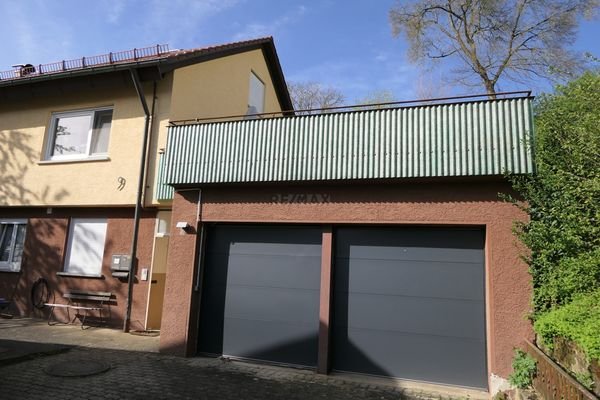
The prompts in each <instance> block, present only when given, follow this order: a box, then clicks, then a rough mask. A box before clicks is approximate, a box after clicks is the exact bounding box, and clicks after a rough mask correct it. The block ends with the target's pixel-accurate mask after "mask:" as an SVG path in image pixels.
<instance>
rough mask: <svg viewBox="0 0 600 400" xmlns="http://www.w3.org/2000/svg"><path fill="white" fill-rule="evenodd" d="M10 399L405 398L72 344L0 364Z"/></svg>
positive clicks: (2, 388)
mask: <svg viewBox="0 0 600 400" xmlns="http://www.w3.org/2000/svg"><path fill="white" fill-rule="evenodd" d="M80 360H98V361H102V362H105V363H109V364H110V365H111V367H112V368H111V369H110V370H108V371H106V372H104V373H100V374H98V375H94V376H88V377H78V378H73V377H70V378H64V377H55V376H50V375H48V374H47V373H46V372H44V370H45V369H46V368H48V367H50V368H52V366H53V365H58V364H59V363H61V362H63V361H69V362H70V363H71V364H73V365H76V364H77V363H78V362H80ZM0 374H1V375H2V377H1V379H2V380H1V383H0V393H1V397H2V398H3V399H5V400H8V399H19V400H21V399H45V400H46V399H52V398H55V399H82V398H84V399H226V400H227V399H321V398H322V399H340V400H341V399H373V400H375V399H377V400H381V399H401V398H404V397H402V395H401V394H400V393H399V392H397V391H395V390H393V389H391V388H387V389H386V388H381V387H369V385H367V384H359V383H347V382H344V381H341V380H340V381H336V380H334V379H331V378H329V379H328V378H321V377H319V376H316V375H315V374H313V373H310V372H307V371H295V370H291V371H290V370H289V369H284V368H278V367H267V366H252V365H249V364H238V363H231V362H225V361H220V360H215V359H205V358H190V359H183V358H178V357H169V356H164V355H159V354H155V353H140V352H129V351H121V350H106V349H92V348H74V349H71V350H69V351H68V352H65V353H61V354H56V355H51V356H45V357H39V358H36V359H33V360H29V361H24V362H20V363H17V364H12V365H8V366H4V367H1V368H0Z"/></svg>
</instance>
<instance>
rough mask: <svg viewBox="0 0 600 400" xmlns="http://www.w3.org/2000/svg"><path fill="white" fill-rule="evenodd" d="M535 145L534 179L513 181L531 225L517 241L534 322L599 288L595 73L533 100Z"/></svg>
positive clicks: (599, 123)
mask: <svg viewBox="0 0 600 400" xmlns="http://www.w3.org/2000/svg"><path fill="white" fill-rule="evenodd" d="M535 140H536V144H535V157H536V168H537V172H536V174H534V175H532V176H521V177H514V178H513V185H514V187H515V189H516V190H517V192H519V193H520V195H521V196H522V197H523V199H524V200H525V201H526V202H524V203H520V204H521V207H522V209H523V210H525V211H526V212H527V213H528V214H529V217H530V220H529V222H528V223H524V224H520V225H518V226H517V234H518V236H519V238H520V239H521V240H522V242H523V243H524V244H525V245H526V246H527V247H528V248H529V250H530V253H529V255H528V256H527V257H526V261H527V262H528V264H529V267H530V268H529V269H530V273H531V275H532V278H533V287H534V293H533V305H534V317H535V314H539V313H542V312H545V311H547V310H550V309H552V308H554V307H556V306H559V305H562V304H566V303H568V302H569V301H570V300H571V299H572V297H573V296H574V295H576V294H577V293H586V292H590V291H593V290H595V289H597V288H600V157H599V156H598V155H599V154H600V73H597V72H589V73H586V74H584V75H583V76H582V77H580V78H579V79H577V80H575V81H573V82H571V83H569V84H568V85H566V86H559V87H558V88H557V90H556V93H555V94H553V95H546V96H542V97H541V98H540V99H539V101H538V103H537V105H536V135H535ZM599 336H600V335H599Z"/></svg>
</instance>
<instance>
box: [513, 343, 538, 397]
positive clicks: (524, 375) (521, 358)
mask: <svg viewBox="0 0 600 400" xmlns="http://www.w3.org/2000/svg"><path fill="white" fill-rule="evenodd" d="M512 368H513V372H512V374H510V375H509V376H508V381H509V382H510V384H511V385H513V386H515V387H518V388H519V389H526V388H528V387H531V384H532V383H533V378H535V374H536V372H537V362H536V361H535V360H534V359H533V357H531V356H530V355H529V354H527V353H525V352H524V351H522V350H515V356H514V358H513V362H512Z"/></svg>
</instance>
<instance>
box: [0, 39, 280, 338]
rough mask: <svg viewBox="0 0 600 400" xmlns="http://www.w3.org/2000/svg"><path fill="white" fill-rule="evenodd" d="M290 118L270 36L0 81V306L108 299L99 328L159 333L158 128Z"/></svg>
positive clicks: (165, 204) (162, 233) (155, 51)
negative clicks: (99, 295)
mask: <svg viewBox="0 0 600 400" xmlns="http://www.w3.org/2000/svg"><path fill="white" fill-rule="evenodd" d="M27 61H30V60H27ZM291 109H292V105H291V101H290V98H289V94H288V92H287V87H286V84H285V80H284V77H283V74H282V71H281V66H280V64H279V61H278V58H277V53H276V51H275V46H274V43H273V39H272V38H262V39H256V40H250V41H243V42H237V43H230V44H224V45H219V46H213V47H204V48H198V49H191V50H169V49H168V46H165V45H159V46H153V47H148V48H141V49H133V50H128V51H124V52H117V53H109V54H105V55H102V56H94V57H83V58H81V59H76V60H66V61H60V62H57V63H53V64H46V65H32V64H26V65H23V66H21V67H19V68H17V69H14V70H11V71H7V72H2V73H0V297H3V298H7V299H11V300H12V301H13V308H14V310H13V311H14V312H17V313H19V314H21V315H34V316H38V317H45V316H47V312H48V309H47V308H46V309H44V310H40V309H37V308H35V307H34V305H33V304H32V298H34V300H33V301H35V302H36V303H43V302H44V301H46V302H47V301H50V302H56V303H62V302H66V300H65V299H63V298H62V295H63V294H64V293H65V292H66V291H68V290H70V289H79V290H89V291H107V292H111V293H112V295H113V301H112V305H111V315H112V318H111V321H110V323H111V325H113V326H121V325H122V324H123V323H124V319H128V321H127V322H128V324H129V326H130V328H131V329H158V328H160V320H161V312H162V298H163V292H164V282H165V268H166V260H167V253H168V232H169V231H168V227H169V224H170V220H171V217H170V215H171V200H170V199H157V198H156V197H155V196H154V193H155V192H156V189H155V187H156V185H157V173H158V163H157V158H158V157H159V154H160V153H161V151H162V150H161V149H162V148H164V147H165V144H166V135H167V128H166V126H167V122H168V121H169V120H177V119H186V118H202V117H221V116H228V115H244V114H248V113H249V114H253V113H257V112H258V113H262V112H281V111H282V110H291ZM134 243H136V244H135V245H134ZM131 256H133V258H134V260H135V261H136V262H134V273H135V276H134V277H133V279H132V282H133V286H132V293H129V290H128V289H129V285H128V278H129V276H128V275H129V274H128V265H130V261H128V257H131ZM40 278H42V279H43V280H44V281H45V282H46V284H47V287H48V289H49V295H48V296H46V294H45V292H44V289H45V288H44V287H43V286H39V285H35V283H36V282H38V280H39V279H40ZM128 300H130V303H131V306H130V307H129V310H130V311H129V315H128V311H127V309H128V306H127V302H128ZM38 305H40V304H38ZM57 311H58V312H60V310H57ZM58 317H59V318H66V316H65V315H59V316H58ZM128 317H129V318H128Z"/></svg>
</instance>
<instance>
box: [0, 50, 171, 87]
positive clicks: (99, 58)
mask: <svg viewBox="0 0 600 400" xmlns="http://www.w3.org/2000/svg"><path fill="white" fill-rule="evenodd" d="M167 53H169V45H168V44H157V45H155V46H150V47H143V48H141V49H137V48H136V49H131V50H124V51H119V52H116V53H112V52H111V53H107V54H101V55H96V56H91V57H81V58H75V59H72V60H62V61H58V62H54V63H50V64H38V65H32V64H25V65H20V66H18V67H17V68H14V69H11V70H9V71H3V72H0V81H5V80H15V79H21V78H25V77H27V78H29V77H32V76H40V75H48V74H57V73H61V72H66V71H73V70H78V69H85V68H91V67H99V66H105V65H112V64H117V63H123V62H130V61H139V60H146V59H149V58H157V57H161V56H163V55H165V54H167Z"/></svg>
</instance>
